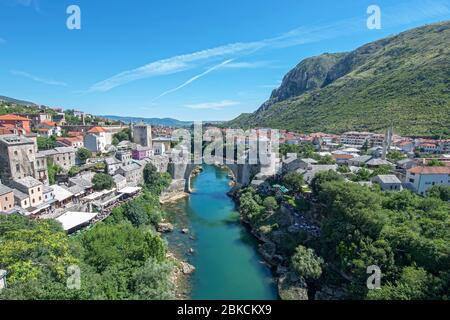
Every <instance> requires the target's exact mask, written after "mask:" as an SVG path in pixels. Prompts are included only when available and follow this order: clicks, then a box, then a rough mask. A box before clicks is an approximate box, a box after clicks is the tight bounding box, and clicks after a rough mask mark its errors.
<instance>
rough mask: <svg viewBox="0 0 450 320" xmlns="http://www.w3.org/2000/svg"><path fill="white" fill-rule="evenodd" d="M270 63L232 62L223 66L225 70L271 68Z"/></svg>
mask: <svg viewBox="0 0 450 320" xmlns="http://www.w3.org/2000/svg"><path fill="white" fill-rule="evenodd" d="M271 66H272V61H254V62H232V63H229V64H227V65H226V66H224V68H226V69H258V68H265V67H271Z"/></svg>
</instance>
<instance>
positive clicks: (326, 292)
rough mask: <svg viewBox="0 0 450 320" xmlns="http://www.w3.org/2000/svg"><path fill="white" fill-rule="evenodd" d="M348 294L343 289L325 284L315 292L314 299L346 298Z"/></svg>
mask: <svg viewBox="0 0 450 320" xmlns="http://www.w3.org/2000/svg"><path fill="white" fill-rule="evenodd" d="M347 298H348V294H347V293H346V292H345V290H343V289H341V288H337V287H328V286H325V287H323V288H322V289H320V290H319V291H317V292H316V295H315V296H314V299H315V300H346V299H347Z"/></svg>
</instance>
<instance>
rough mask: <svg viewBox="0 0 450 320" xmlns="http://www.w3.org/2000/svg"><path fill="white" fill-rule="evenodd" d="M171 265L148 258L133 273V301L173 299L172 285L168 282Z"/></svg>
mask: <svg viewBox="0 0 450 320" xmlns="http://www.w3.org/2000/svg"><path fill="white" fill-rule="evenodd" d="M172 269H173V265H172V264H171V263H168V262H163V263H160V262H158V261H157V260H155V259H153V258H150V259H148V260H147V261H146V262H145V265H144V266H143V267H141V268H139V269H138V270H137V271H136V272H134V273H133V275H132V278H131V288H132V291H133V292H134V294H133V296H132V299H134V300H170V299H174V298H175V296H174V294H173V292H174V284H173V283H172V282H171V281H170V277H171V274H172Z"/></svg>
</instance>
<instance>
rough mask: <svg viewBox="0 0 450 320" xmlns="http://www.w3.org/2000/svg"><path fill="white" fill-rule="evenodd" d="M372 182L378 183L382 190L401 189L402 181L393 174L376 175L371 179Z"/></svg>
mask: <svg viewBox="0 0 450 320" xmlns="http://www.w3.org/2000/svg"><path fill="white" fill-rule="evenodd" d="M372 182H373V183H376V184H378V185H379V186H380V187H381V190H382V191H401V190H402V189H403V187H402V182H401V181H400V179H399V178H397V176H395V175H393V174H389V175H378V176H376V177H374V178H373V179H372Z"/></svg>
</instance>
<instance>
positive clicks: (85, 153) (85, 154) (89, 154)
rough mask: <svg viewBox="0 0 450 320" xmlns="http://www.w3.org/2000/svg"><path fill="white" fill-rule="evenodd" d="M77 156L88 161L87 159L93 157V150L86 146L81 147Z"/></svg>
mask: <svg viewBox="0 0 450 320" xmlns="http://www.w3.org/2000/svg"><path fill="white" fill-rule="evenodd" d="M77 157H78V159H79V160H80V161H81V162H83V163H86V161H87V159H89V158H91V157H92V152H91V151H89V150H88V149H86V148H79V149H78V151H77Z"/></svg>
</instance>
